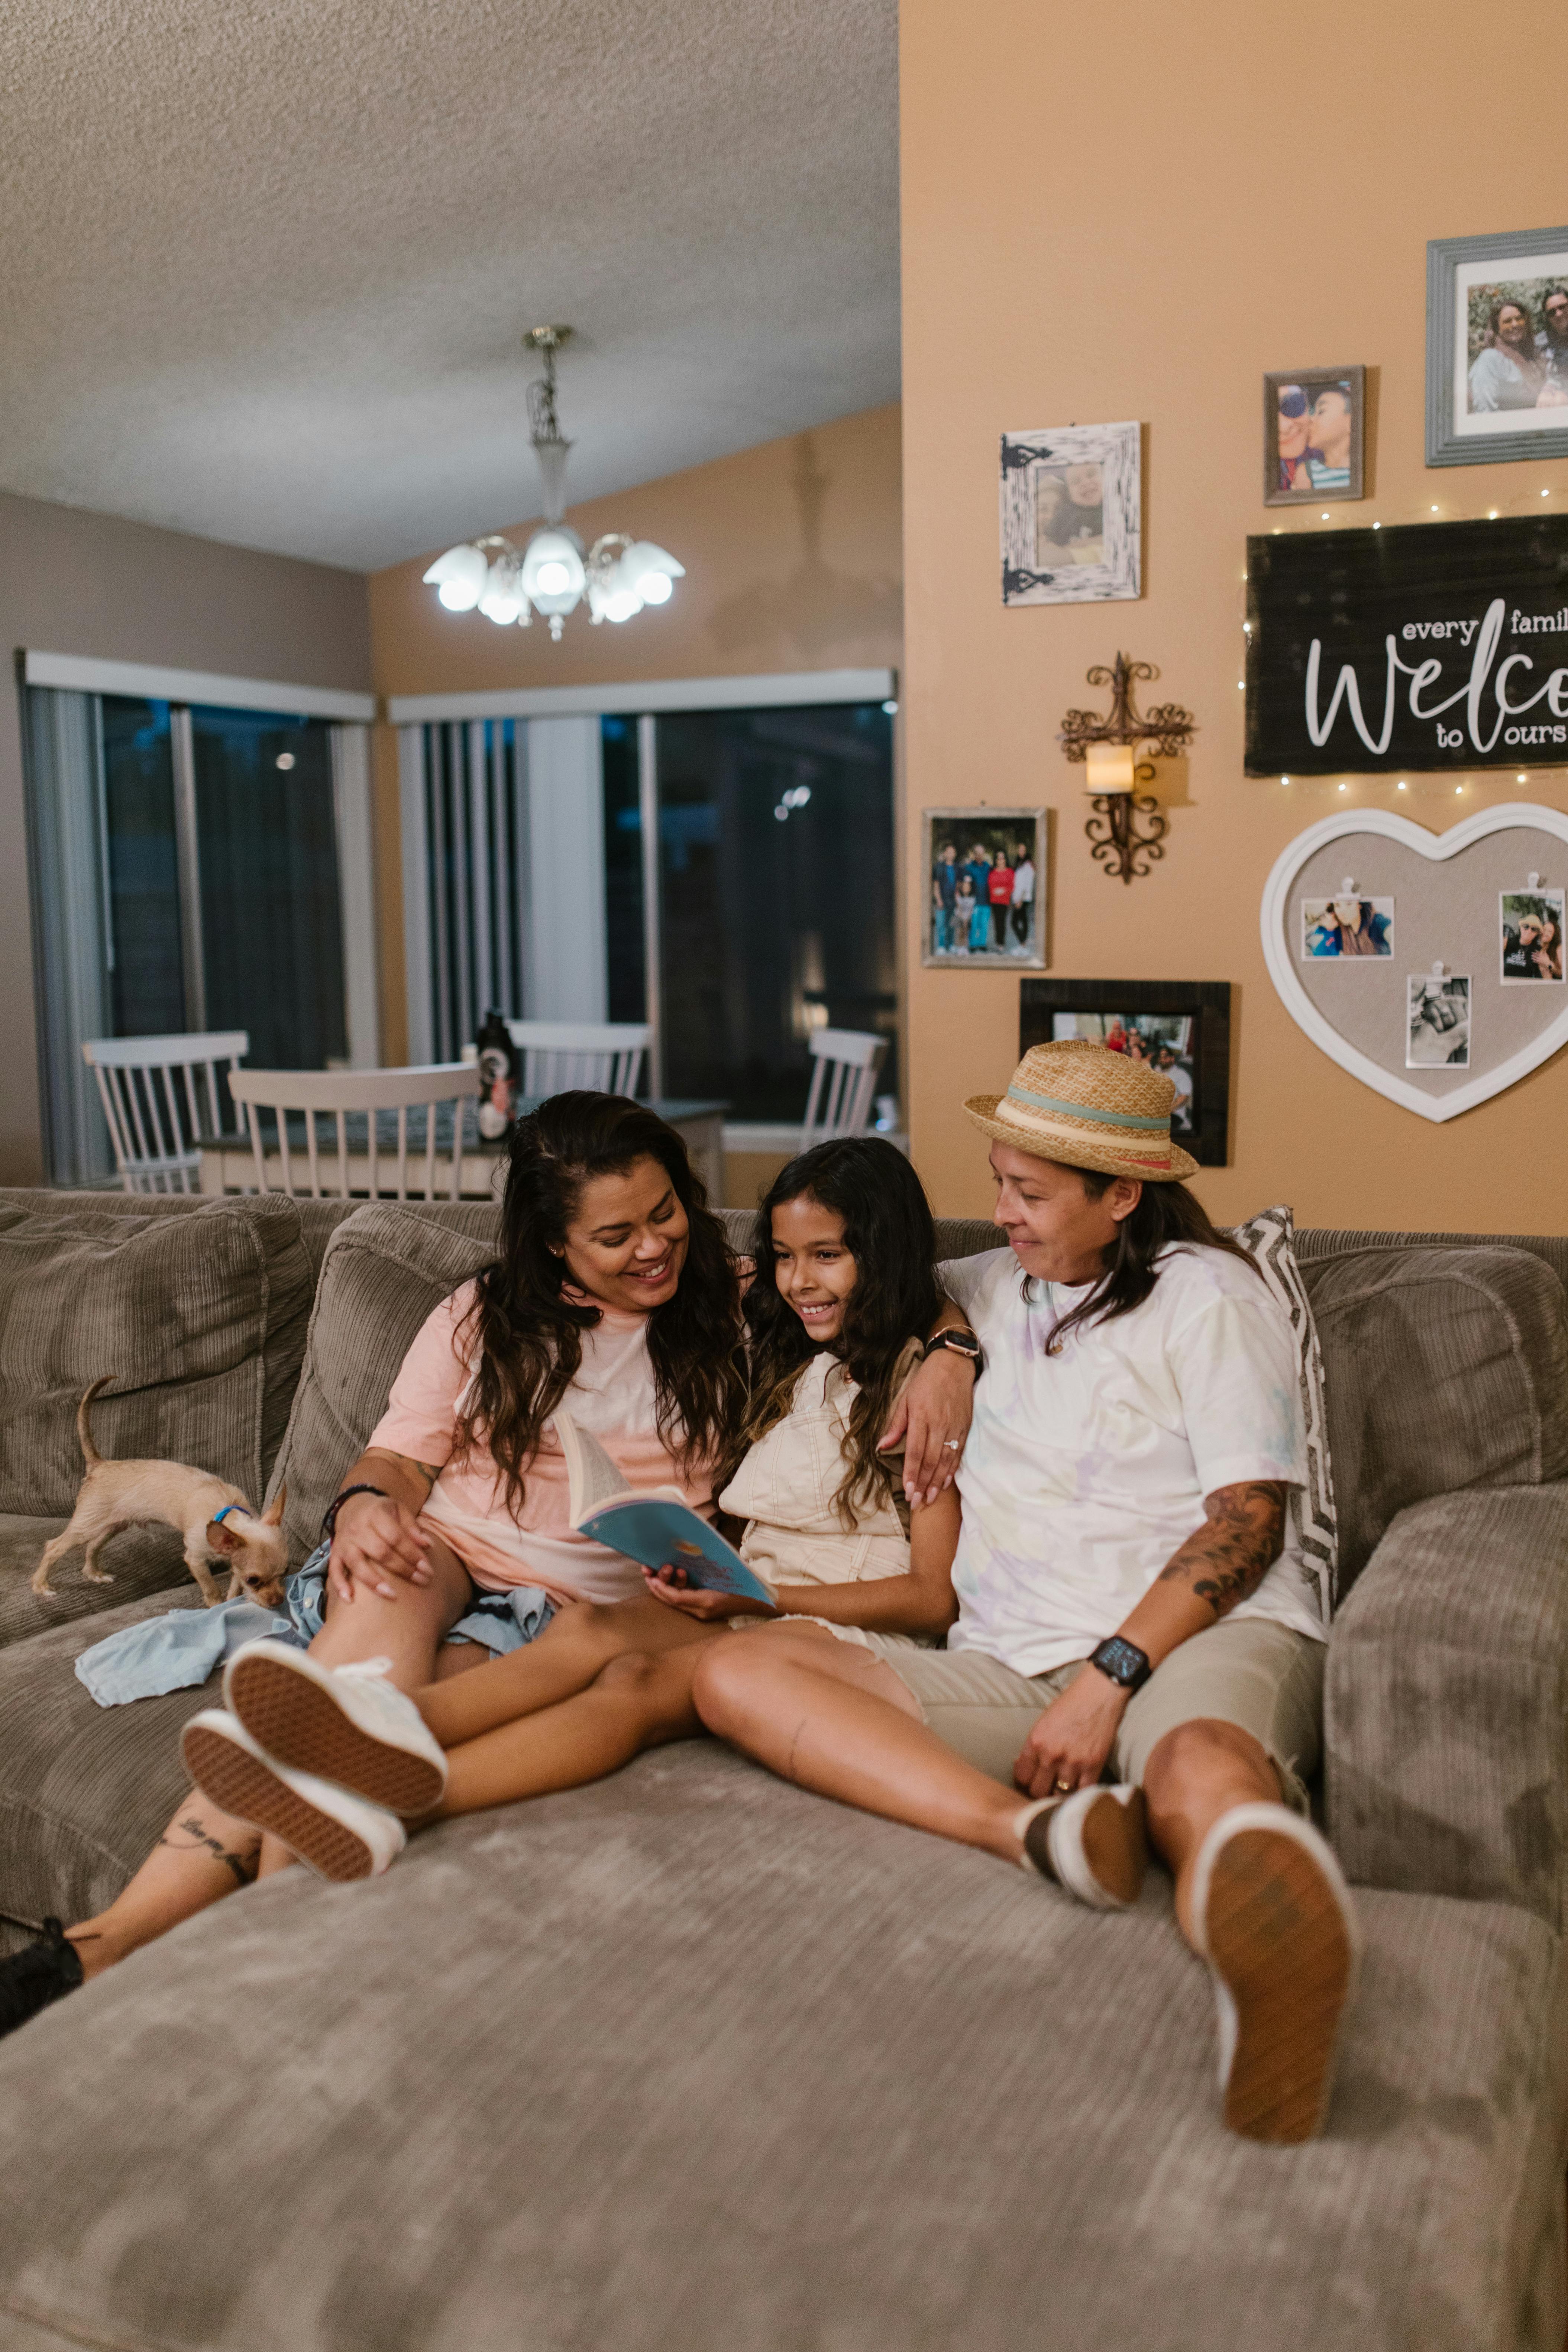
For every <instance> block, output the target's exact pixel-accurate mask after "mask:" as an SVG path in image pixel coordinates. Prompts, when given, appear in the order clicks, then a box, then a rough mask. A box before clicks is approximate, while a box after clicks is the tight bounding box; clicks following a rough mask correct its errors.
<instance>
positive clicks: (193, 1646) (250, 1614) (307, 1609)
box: [76, 1543, 555, 1706]
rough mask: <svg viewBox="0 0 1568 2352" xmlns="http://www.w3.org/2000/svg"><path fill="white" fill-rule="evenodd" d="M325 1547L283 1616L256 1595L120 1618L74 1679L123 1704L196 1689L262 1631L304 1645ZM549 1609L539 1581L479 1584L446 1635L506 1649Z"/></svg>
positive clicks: (312, 1624) (295, 1581)
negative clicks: (507, 1586)
mask: <svg viewBox="0 0 1568 2352" xmlns="http://www.w3.org/2000/svg"><path fill="white" fill-rule="evenodd" d="M330 1549H331V1546H330V1545H327V1544H324V1543H323V1544H318V1545H317V1547H316V1549H315V1550H314V1551H313V1552H312V1553H311V1554H310V1559H308V1560H306V1562H305V1564H304V1566H303V1567H302V1568H298V1569H296V1570H295V1571H294V1573H293V1575H292V1576H290V1577H289V1579H288V1580H287V1581H286V1583H285V1585H284V1588H283V1591H284V1597H285V1600H286V1601H287V1604H288V1612H289V1613H288V1615H287V1616H279V1614H278V1612H276V1611H275V1610H271V1609H263V1608H261V1607H260V1606H259V1605H258V1603H257V1602H256V1601H220V1602H219V1603H218V1605H217V1607H216V1609H171V1610H170V1611H168V1612H167V1613H166V1615H164V1616H162V1617H148V1618H145V1619H144V1620H143V1621H142V1623H141V1624H140V1625H122V1626H121V1629H120V1631H119V1633H110V1634H109V1635H108V1636H107V1638H106V1639H105V1640H103V1641H101V1642H95V1643H93V1645H92V1647H91V1649H90V1650H84V1651H83V1652H82V1654H81V1655H80V1657H79V1658H78V1660H77V1662H76V1675H77V1680H78V1682H79V1683H80V1684H82V1685H84V1687H85V1688H86V1689H87V1690H88V1691H89V1692H90V1694H91V1695H92V1696H93V1697H94V1698H95V1699H96V1700H97V1701H98V1704H99V1706H127V1705H128V1704H129V1702H130V1701H131V1700H132V1699H133V1698H158V1697H160V1696H162V1695H163V1692H164V1691H172V1690H194V1689H195V1686H196V1685H197V1684H198V1683H205V1681H206V1679H207V1677H208V1675H212V1674H215V1673H216V1670H217V1668H218V1667H219V1666H221V1665H224V1664H226V1662H227V1661H228V1660H229V1659H230V1658H232V1657H233V1655H234V1654H235V1652H236V1651H237V1649H240V1648H242V1647H243V1646H244V1644H245V1643H247V1642H256V1641H259V1640H260V1639H261V1637H262V1636H263V1634H267V1635H269V1636H270V1637H271V1639H272V1640H273V1641H275V1642H288V1643H291V1644H292V1645H293V1647H294V1648H295V1649H297V1650H308V1649H309V1648H310V1643H311V1642H312V1641H313V1640H314V1639H315V1637H316V1635H317V1634H318V1633H320V1632H321V1623H322V1615H321V1601H322V1595H323V1593H324V1591H325V1588H326V1580H327V1554H328V1552H329V1550H330ZM554 1614H555V1604H554V1602H553V1601H552V1600H551V1598H550V1595H549V1593H548V1592H546V1591H544V1590H543V1588H542V1586H540V1585H537V1584H520V1585H514V1586H513V1587H512V1589H511V1591H509V1592H481V1591H478V1590H477V1589H476V1591H475V1595H474V1599H473V1602H472V1605H471V1606H470V1608H469V1609H468V1612H467V1613H466V1614H465V1615H463V1616H461V1617H459V1618H458V1622H457V1623H456V1624H455V1625H454V1626H453V1628H452V1630H451V1632H450V1633H448V1634H447V1640H448V1641H449V1642H478V1643H480V1645H481V1646H482V1647H483V1648H485V1649H487V1650H493V1651H494V1652H495V1653H496V1654H497V1656H498V1657H500V1656H504V1655H505V1654H506V1653H507V1652H508V1651H509V1650H520V1649H521V1647H522V1645H523V1643H525V1642H531V1641H534V1640H536V1639H537V1638H538V1636H539V1635H540V1634H541V1633H543V1631H544V1629H545V1627H546V1625H548V1624H549V1622H550V1621H551V1619H552V1617H553V1616H554Z"/></svg>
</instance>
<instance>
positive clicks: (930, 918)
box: [922, 809, 1045, 970]
mask: <svg viewBox="0 0 1568 2352" xmlns="http://www.w3.org/2000/svg"><path fill="white" fill-rule="evenodd" d="M925 835H926V841H927V854H928V858H929V872H930V875H931V884H930V889H929V894H928V907H927V921H926V938H925V950H924V955H923V959H922V960H923V961H925V962H926V963H931V964H953V965H974V964H1004V965H1010V966H1012V967H1013V968H1014V969H1015V970H1016V969H1019V968H1023V969H1038V967H1039V965H1040V964H1041V962H1042V961H1043V956H1042V936H1041V918H1042V908H1043V900H1044V887H1043V876H1042V865H1043V854H1044V846H1045V812H1044V810H1042V809H998V810H994V811H992V810H987V809H981V810H974V809H928V810H927V811H926V812H925Z"/></svg>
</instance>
